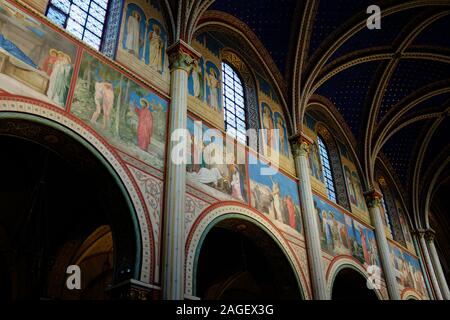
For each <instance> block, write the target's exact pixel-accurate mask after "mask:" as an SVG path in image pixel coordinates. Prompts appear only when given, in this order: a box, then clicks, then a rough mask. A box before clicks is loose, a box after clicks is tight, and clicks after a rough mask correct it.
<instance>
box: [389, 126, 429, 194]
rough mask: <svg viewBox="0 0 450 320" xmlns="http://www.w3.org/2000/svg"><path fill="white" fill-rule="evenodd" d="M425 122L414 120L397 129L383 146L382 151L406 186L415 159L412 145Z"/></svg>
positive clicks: (414, 143)
mask: <svg viewBox="0 0 450 320" xmlns="http://www.w3.org/2000/svg"><path fill="white" fill-rule="evenodd" d="M424 123H428V121H425V122H416V123H414V124H412V125H409V126H407V127H406V128H404V129H402V130H401V131H399V132H398V133H397V134H395V135H394V136H393V137H392V138H391V139H389V140H388V141H387V142H386V144H385V145H384V146H383V148H382V151H383V153H384V154H385V155H386V156H387V157H388V159H389V161H390V163H391V164H392V166H393V167H394V169H395V171H396V173H397V175H398V177H399V179H400V181H401V182H402V184H403V186H405V187H408V183H409V180H408V177H409V169H410V166H411V165H412V164H411V163H412V162H413V161H414V160H415V158H414V157H413V152H414V151H415V150H414V147H415V146H416V145H417V144H418V142H419V140H418V139H419V136H420V134H421V132H422V130H423V127H424Z"/></svg>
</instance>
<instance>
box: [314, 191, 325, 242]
mask: <svg viewBox="0 0 450 320" xmlns="http://www.w3.org/2000/svg"><path fill="white" fill-rule="evenodd" d="M314 211H316V216H317V221H318V223H319V236H320V239H321V242H323V241H324V240H325V233H324V228H323V220H322V215H321V214H320V209H319V207H318V206H317V201H316V200H314Z"/></svg>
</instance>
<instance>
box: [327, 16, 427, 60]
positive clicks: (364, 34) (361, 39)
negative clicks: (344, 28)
mask: <svg viewBox="0 0 450 320" xmlns="http://www.w3.org/2000/svg"><path fill="white" fill-rule="evenodd" d="M422 10H423V9H421V8H416V9H409V10H405V11H400V12H397V13H394V14H391V15H389V16H387V17H385V18H383V19H382V20H381V29H373V30H369V29H367V28H364V29H362V30H361V31H359V32H358V33H356V34H355V35H353V36H352V37H350V39H348V40H347V41H346V42H345V43H344V44H343V45H342V46H341V47H339V49H338V50H336V52H335V53H334V54H333V56H332V57H331V58H330V60H331V61H332V60H334V59H336V58H339V57H341V56H343V55H345V54H348V53H351V52H355V51H358V50H363V49H367V48H374V47H392V43H393V42H394V40H395V38H396V37H397V36H398V35H399V33H400V32H401V30H402V29H403V28H404V27H405V26H406V25H407V24H408V22H409V21H410V19H411V17H413V16H416V15H418V14H419V13H420V12H422Z"/></svg>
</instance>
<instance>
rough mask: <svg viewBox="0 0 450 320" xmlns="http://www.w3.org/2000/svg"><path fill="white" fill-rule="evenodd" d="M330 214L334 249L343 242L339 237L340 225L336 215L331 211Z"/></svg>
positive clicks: (329, 221)
mask: <svg viewBox="0 0 450 320" xmlns="http://www.w3.org/2000/svg"><path fill="white" fill-rule="evenodd" d="M328 214H329V216H330V220H328V223H330V227H331V234H332V236H333V249H336V248H337V247H338V246H339V245H340V244H341V241H340V238H339V225H338V222H337V221H336V218H335V217H334V214H333V212H331V211H329V212H328Z"/></svg>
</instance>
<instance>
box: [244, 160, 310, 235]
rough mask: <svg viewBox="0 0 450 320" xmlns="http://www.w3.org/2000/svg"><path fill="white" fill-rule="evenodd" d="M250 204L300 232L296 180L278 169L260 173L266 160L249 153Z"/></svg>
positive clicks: (264, 166) (265, 164) (300, 222)
mask: <svg viewBox="0 0 450 320" xmlns="http://www.w3.org/2000/svg"><path fill="white" fill-rule="evenodd" d="M248 162H249V165H248V167H249V177H250V192H251V205H252V207H254V208H256V209H257V210H258V211H260V212H262V213H265V214H267V215H268V216H269V217H270V218H271V219H272V220H273V221H277V222H280V223H283V224H285V225H287V226H290V227H291V228H292V229H294V230H296V231H297V232H298V233H302V221H301V216H300V199H299V195H298V188H297V182H296V181H294V180H292V179H291V178H289V177H287V176H285V175H284V174H282V173H281V172H279V171H276V172H274V174H273V175H265V174H261V173H262V172H263V171H262V170H261V169H262V168H267V167H268V165H267V163H266V162H264V161H262V160H259V159H257V158H256V156H254V155H252V154H250V153H249V155H248Z"/></svg>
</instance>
